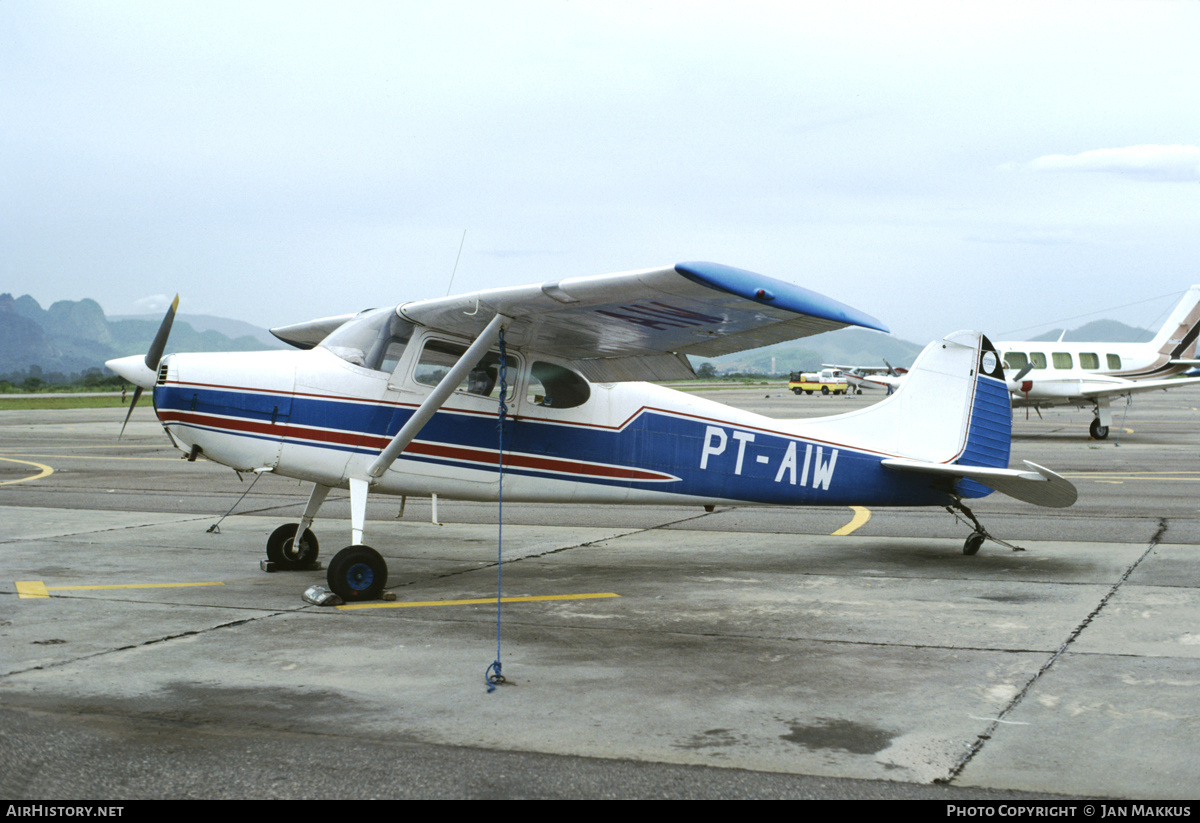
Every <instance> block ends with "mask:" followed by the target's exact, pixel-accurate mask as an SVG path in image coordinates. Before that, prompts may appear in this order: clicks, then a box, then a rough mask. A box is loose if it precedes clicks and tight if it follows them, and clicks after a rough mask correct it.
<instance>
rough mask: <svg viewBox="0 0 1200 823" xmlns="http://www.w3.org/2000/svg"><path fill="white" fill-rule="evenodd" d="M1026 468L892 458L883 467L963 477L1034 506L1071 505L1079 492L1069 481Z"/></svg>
mask: <svg viewBox="0 0 1200 823" xmlns="http://www.w3.org/2000/svg"><path fill="white" fill-rule="evenodd" d="M1023 462H1024V463H1025V466H1026V468H1025V469H1024V470H1022V469H995V468H987V467H984V466H961V465H958V464H957V463H926V462H924V461H921V460H903V459H900V458H889V459H886V460H884V461H883V465H884V466H886V467H887V468H889V469H895V470H897V471H907V472H920V473H923V474H933V475H941V476H943V477H948V478H964V479H969V480H974V481H975V482H977V483H982V484H983V485H985V486H987V487H988V488H989V489H993V490H994V491H998V492H1000V493H1001V494H1007V495H1008V496H1009V497H1015V498H1016V499H1018V500H1023V501H1025V502H1026V503H1033V504H1034V505H1035V506H1045V507H1047V508H1051V509H1065V508H1066V507H1067V506H1070V505H1072V504H1073V503H1074V502H1075V500H1076V498H1077V497H1078V496H1079V493H1078V492H1077V491H1076V490H1075V486H1074V484H1073V483H1071V481H1070V480H1067V479H1065V478H1063V477H1061V476H1059V475H1057V474H1055V473H1054V472H1052V471H1050V470H1049V469H1047V468H1043V467H1042V466H1039V465H1038V464H1036V463H1031V462H1029V461H1028V460H1025V461H1023Z"/></svg>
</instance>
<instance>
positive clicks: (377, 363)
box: [321, 309, 413, 374]
mask: <svg viewBox="0 0 1200 823" xmlns="http://www.w3.org/2000/svg"><path fill="white" fill-rule="evenodd" d="M412 333H413V325H412V323H409V322H408V321H407V320H404V319H403V318H401V317H400V316H398V315H397V314H396V311H395V309H379V310H377V311H372V312H367V313H365V314H363V315H360V316H359V317H356V318H354V319H353V320H348V321H346V322H345V323H343V324H342V325H341V326H339V327H338V328H337V329H336V330H335V331H334V332H333V333H332V334H330V335H329V336H328V337H326V338H325V339H324V340H322V341H321V348H323V349H328V350H329V351H331V352H333V353H334V354H336V355H337V356H338V357H340V358H342V359H343V360H345V361H346V362H347V363H352V364H354V365H355V366H361V367H362V368H364V369H371V370H372V371H381V372H388V373H389V374H390V373H391V371H392V370H393V369H394V368H395V367H396V364H397V363H398V362H399V361H400V357H401V355H403V354H404V349H405V347H406V346H407V345H408V341H409V339H410V338H411V337H412Z"/></svg>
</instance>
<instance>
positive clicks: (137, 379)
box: [104, 294, 179, 440]
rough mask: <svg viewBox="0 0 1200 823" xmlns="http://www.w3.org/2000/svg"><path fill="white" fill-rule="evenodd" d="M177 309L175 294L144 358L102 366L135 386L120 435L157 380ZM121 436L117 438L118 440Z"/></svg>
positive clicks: (110, 362)
mask: <svg viewBox="0 0 1200 823" xmlns="http://www.w3.org/2000/svg"><path fill="white" fill-rule="evenodd" d="M178 308H179V295H178V294H177V295H175V299H174V300H172V301H171V307H170V308H169V309H167V314H166V316H165V317H164V318H163V321H162V325H160V326H159V327H158V332H157V333H155V335H154V341H153V342H152V343H151V344H150V349H149V351H147V352H146V356H145V357H140V356H138V355H136V354H134V355H130V356H129V357H118V358H116V359H114V360H109V361H106V362H105V364H104V365H105V366H107V367H108V368H110V369H112V370H113V371H115V372H116V373H117V374H119V375H121V377H124V378H125V379H126V380H128V381H129V382H130V383H132V384H134V385H135V386H137V388H136V389H134V390H133V399H132V400H130V401H129V411H128V412H126V413H125V422H124V423H122V424H121V435H123V434H125V427H126V426H127V425H129V418H130V416H132V415H133V408H134V406H136V405H137V402H138V399H139V398H141V396H142V391H143V390H144V389H152V388H154V384H155V382H156V381H157V380H158V364H159V362H160V361H161V360H162V356H163V350H164V349H166V347H167V338H168V337H170V335H171V324H172V323H174V322H175V311H176V309H178ZM121 435H118V436H117V439H118V440H119V439H120V438H121Z"/></svg>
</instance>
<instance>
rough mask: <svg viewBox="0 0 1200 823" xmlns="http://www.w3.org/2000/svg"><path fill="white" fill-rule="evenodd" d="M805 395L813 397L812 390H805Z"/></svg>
mask: <svg viewBox="0 0 1200 823" xmlns="http://www.w3.org/2000/svg"><path fill="white" fill-rule="evenodd" d="M804 393H805V394H807V395H809V396H810V397H811V396H812V389H805V390H804Z"/></svg>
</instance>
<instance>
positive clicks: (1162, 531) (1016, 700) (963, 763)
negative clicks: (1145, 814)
mask: <svg viewBox="0 0 1200 823" xmlns="http://www.w3.org/2000/svg"><path fill="white" fill-rule="evenodd" d="M1166 533H1167V519H1166V518H1165V517H1164V518H1160V519H1159V521H1158V530H1157V531H1155V532H1154V535H1153V536H1152V537H1151V538H1150V543H1149V544H1148V545H1147V546H1146V550H1145V551H1144V552H1142V553H1141V554H1140V555H1139V556H1138V558H1137V559H1136V560H1134V561H1133V562H1132V563H1130V564H1129V567H1128V568H1127V569H1125V571H1124V572H1123V573H1122V574H1121V576H1120V577H1119V578H1117V581H1116V582H1115V583H1113V585H1112V586H1110V587H1109V590H1108V592H1107V593H1106V594H1105V595H1104V597H1102V598H1100V601H1099V602H1098V603H1097V604H1096V607H1095V608H1094V609H1092V610H1091V611H1090V612H1089V613H1088V614H1087V616H1085V617H1084V618H1083V620H1081V621H1080V622H1079V625H1077V626H1076V627H1075V628H1074V629H1073V630H1072V631H1071V633H1070V634H1068V635H1067V638H1066V640H1064V641H1063V643H1062V645H1061V646H1059V647H1058V649H1057V650H1056V651H1055V652H1054V654H1052V655H1050V658H1049V659H1048V660H1047V661H1046V662H1045V663H1043V664H1042V667H1041V668H1040V669H1038V670H1037V672H1036V673H1034V675H1033V676H1032V677H1031V678H1029V681H1028V682H1027V683H1026V684H1025V686H1024V688H1022V689H1021V690H1020V691H1019V692H1017V693H1016V694H1015V695H1014V696H1013V698H1012V700H1010V701H1009V702H1008V705H1007V706H1005V707H1004V708H1003V709H1002V710H1001V711H1000V712H999V713H998V714H997V715H996V717H995V718H994V719H993V720H992V722H991V723H990V724H989V725H988V727H987V728H986V729H984V731H983V732H981V733H980V734H979V735H978V736H977V737H976V738H975V742H974V743H973V744H971V747H970V748H969V749H967V751H966V753H965V754H963V756H962V757H961V758H960V759H959V761H958V762H957V763H956V764H955V765H954V766H953V768H951V769H950V771H949V773H948V774H947V775H946V776H945V777H941V778H938V779H936V780H934V781H933V782H934V783H942V784H947V785H948V784H950V783H953V782H954V781H955V780H956V779H957V778H958V776H959V775H961V774H962V772H963V769H965V768H966V767H967V764H968V763H970V762H971V760H972V759H974V757H975V755H977V754H978V753H979V752H980V750H982V749H983V746H984V743H986V742H987V741H988V740H990V739H991V737H992V734H993V733H995V731H996V729H997V728H998V727H999V726H1000V725H1001V724H1002V723H1005V722H1006V721H1005V718H1006V717H1007V716H1008V715H1009V714H1011V713H1012V712H1013V711H1015V710H1016V708H1017V706H1019V705H1020V704H1021V703H1022V702H1023V701H1024V700H1025V697H1026V695H1028V694H1029V692H1030V691H1032V689H1033V687H1034V686H1035V685H1036V684H1037V683H1038V681H1039V680H1041V679H1042V677H1043V676H1044V675H1045V674H1046V673H1047V672H1049V671H1050V669H1051V668H1053V667H1054V664H1055V663H1057V662H1058V660H1059V658H1061V657H1062V656H1063V655H1064V654H1066V651H1067V649H1068V648H1069V647H1070V646H1071V644H1072V643H1074V642H1075V640H1076V639H1077V638H1078V637H1079V636H1080V635H1081V634H1082V633H1083V631H1084V629H1086V628H1087V627H1088V626H1090V625H1091V624H1092V621H1093V620H1095V619H1096V618H1097V617H1098V616H1099V615H1100V612H1102V611H1103V610H1104V607H1105V606H1107V605H1108V602H1109V601H1110V600H1111V599H1112V598H1113V596H1114V595H1116V593H1117V591H1118V590H1119V589H1120V588H1121V586H1123V585H1124V584H1125V581H1126V580H1128V579H1129V577H1130V575H1132V574H1133V572H1134V570H1135V569H1137V567H1138V566H1140V565H1141V564H1142V561H1144V560H1145V559H1146V558H1147V557H1149V556H1150V553H1151V552H1152V551H1154V549H1155V548H1156V547H1157V546H1158V544H1159V542H1160V541H1161V540H1162V539H1163V537H1164V536H1165V535H1166Z"/></svg>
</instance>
